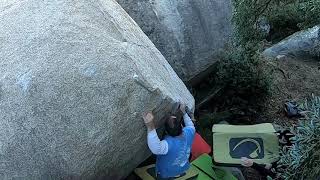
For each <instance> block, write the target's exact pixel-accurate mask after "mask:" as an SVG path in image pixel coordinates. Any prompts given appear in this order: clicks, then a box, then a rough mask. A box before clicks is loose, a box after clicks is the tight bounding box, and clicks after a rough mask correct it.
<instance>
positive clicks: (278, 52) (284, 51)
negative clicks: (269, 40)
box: [263, 25, 320, 58]
mask: <svg viewBox="0 0 320 180" xmlns="http://www.w3.org/2000/svg"><path fill="white" fill-rule="evenodd" d="M263 55H264V56H266V57H270V58H276V57H281V56H293V57H311V58H312V57H317V58H319V57H320V25H319V26H315V27H313V28H310V29H307V30H304V31H301V32H297V33H295V34H293V35H291V36H289V37H287V38H286V39H284V40H282V41H281V42H279V43H277V44H275V45H273V46H272V47H270V48H268V49H266V50H265V51H264V52H263Z"/></svg>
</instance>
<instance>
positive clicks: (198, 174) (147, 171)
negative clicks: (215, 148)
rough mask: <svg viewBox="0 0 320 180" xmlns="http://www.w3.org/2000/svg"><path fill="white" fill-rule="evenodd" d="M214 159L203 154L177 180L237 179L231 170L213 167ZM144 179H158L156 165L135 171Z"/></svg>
mask: <svg viewBox="0 0 320 180" xmlns="http://www.w3.org/2000/svg"><path fill="white" fill-rule="evenodd" d="M212 167H213V164H212V159H211V157H210V156H209V155H208V154H203V155H201V156H200V157H198V158H197V159H195V160H194V161H192V162H191V167H190V169H189V170H188V171H187V172H186V173H185V174H184V175H183V176H182V177H178V178H175V180H212V179H215V180H237V179H236V178H235V177H234V176H233V175H232V174H231V173H230V172H227V171H224V170H221V169H218V168H212ZM134 172H135V173H136V174H137V175H138V176H139V177H140V178H141V179H143V180H156V174H155V165H154V164H152V165H148V166H145V167H141V168H137V169H135V171H134Z"/></svg>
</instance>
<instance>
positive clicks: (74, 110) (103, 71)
mask: <svg viewBox="0 0 320 180" xmlns="http://www.w3.org/2000/svg"><path fill="white" fill-rule="evenodd" d="M6 3H7V4H5V3H2V4H1V9H0V163H1V168H0V179H28V180H29V179H30V180H31V179H113V180H117V179H120V178H123V177H124V176H126V175H127V174H128V173H129V172H130V171H131V170H132V169H133V168H135V167H136V166H137V165H138V164H139V163H140V162H142V161H143V160H144V159H145V158H146V157H147V156H148V155H150V152H149V150H148V147H147V145H146V128H145V126H144V124H143V120H142V118H141V113H142V112H144V111H147V110H153V111H154V113H155V114H156V118H157V120H158V122H160V121H161V120H162V119H163V117H164V115H166V113H168V112H170V111H174V110H175V108H177V107H176V103H175V102H178V101H182V102H185V103H187V104H188V105H189V106H190V107H193V105H194V99H193V97H192V96H191V94H190V93H189V91H188V90H187V88H186V87H185V85H184V84H183V82H182V81H181V80H180V79H179V78H178V76H177V75H176V73H175V72H174V71H173V69H172V68H171V66H170V65H169V64H168V63H167V61H166V60H165V58H164V57H163V56H162V55H161V53H160V52H159V51H158V50H157V49H156V47H155V46H154V45H153V44H152V42H151V41H150V40H149V39H148V37H147V36H146V35H145V34H144V33H143V32H142V30H141V29H140V28H139V27H138V25H137V24H136V23H135V22H134V21H133V20H132V19H131V18H130V17H129V16H128V15H127V13H126V12H125V11H124V10H123V9H122V8H121V7H120V5H118V4H117V3H116V2H115V1H114V0H77V1H74V0H46V1H39V0H24V1H6Z"/></svg>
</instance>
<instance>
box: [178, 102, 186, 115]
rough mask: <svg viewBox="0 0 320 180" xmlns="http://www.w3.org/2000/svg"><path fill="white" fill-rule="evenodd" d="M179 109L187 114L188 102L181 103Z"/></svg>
mask: <svg viewBox="0 0 320 180" xmlns="http://www.w3.org/2000/svg"><path fill="white" fill-rule="evenodd" d="M179 109H180V111H181V112H182V113H183V114H185V113H186V104H184V103H180V106H179Z"/></svg>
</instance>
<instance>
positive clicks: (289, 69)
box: [264, 58, 320, 126]
mask: <svg viewBox="0 0 320 180" xmlns="http://www.w3.org/2000/svg"><path fill="white" fill-rule="evenodd" d="M268 65H271V66H272V67H273V68H274V71H273V74H272V76H273V78H274V84H273V90H272V95H271V97H270V98H269V99H268V100H267V102H266V104H265V109H264V117H265V118H267V119H268V120H270V121H273V122H275V123H276V124H279V125H284V126H289V125H292V124H295V123H296V122H297V120H296V119H289V118H287V117H286V116H285V115H284V111H283V109H284V108H283V107H284V103H286V102H288V101H296V102H298V103H301V102H304V101H305V100H306V99H308V98H309V97H311V96H312V94H314V95H316V96H320V59H307V60H306V59H301V58H300V59H294V58H283V59H280V60H273V61H268Z"/></svg>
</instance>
